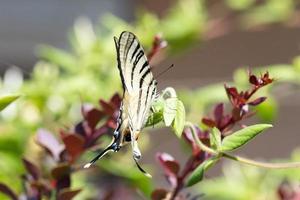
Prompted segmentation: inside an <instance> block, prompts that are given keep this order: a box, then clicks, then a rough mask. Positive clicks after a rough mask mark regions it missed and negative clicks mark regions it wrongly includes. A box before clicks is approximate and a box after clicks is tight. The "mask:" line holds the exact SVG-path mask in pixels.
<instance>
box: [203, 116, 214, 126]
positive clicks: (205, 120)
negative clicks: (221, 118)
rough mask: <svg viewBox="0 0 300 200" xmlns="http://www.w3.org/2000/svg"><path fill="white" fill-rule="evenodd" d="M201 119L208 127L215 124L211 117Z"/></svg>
mask: <svg viewBox="0 0 300 200" xmlns="http://www.w3.org/2000/svg"><path fill="white" fill-rule="evenodd" d="M201 121H202V123H203V124H205V125H206V126H208V127H215V126H216V122H215V121H214V120H213V119H210V118H206V117H203V118H202V120H201Z"/></svg>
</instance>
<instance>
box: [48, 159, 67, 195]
mask: <svg viewBox="0 0 300 200" xmlns="http://www.w3.org/2000/svg"><path fill="white" fill-rule="evenodd" d="M51 174H52V176H53V178H55V180H56V182H55V186H56V189H57V190H61V189H63V188H69V187H70V185H71V177H70V174H71V166H70V164H69V163H60V164H59V165H58V166H56V167H55V168H53V169H52V170H51Z"/></svg>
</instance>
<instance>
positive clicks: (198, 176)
mask: <svg viewBox="0 0 300 200" xmlns="http://www.w3.org/2000/svg"><path fill="white" fill-rule="evenodd" d="M219 159H220V157H211V158H209V159H207V160H206V161H204V162H203V163H202V164H201V165H199V166H198V167H197V168H196V169H195V170H194V171H193V172H192V174H191V175H190V176H189V177H188V180H187V182H186V186H187V187H190V186H192V185H195V184H196V183H198V182H200V181H201V180H202V179H203V175H204V173H205V171H207V170H208V169H209V168H210V167H211V166H213V165H214V164H215V163H216V162H217V161H218V160H219Z"/></svg>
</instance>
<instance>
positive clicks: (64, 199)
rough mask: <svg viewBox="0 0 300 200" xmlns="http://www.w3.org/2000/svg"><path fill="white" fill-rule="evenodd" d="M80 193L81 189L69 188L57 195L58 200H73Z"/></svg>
mask: <svg viewBox="0 0 300 200" xmlns="http://www.w3.org/2000/svg"><path fill="white" fill-rule="evenodd" d="M80 191H81V189H77V190H70V189H69V188H65V189H63V190H61V191H60V192H59V194H58V198H57V199H58V200H71V199H73V198H74V197H75V196H76V195H77V194H78V193H79V192H80Z"/></svg>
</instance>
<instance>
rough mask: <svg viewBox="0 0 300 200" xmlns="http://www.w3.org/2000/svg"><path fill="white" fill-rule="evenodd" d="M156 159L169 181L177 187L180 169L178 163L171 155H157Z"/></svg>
mask: <svg viewBox="0 0 300 200" xmlns="http://www.w3.org/2000/svg"><path fill="white" fill-rule="evenodd" d="M156 158H157V159H158V161H159V162H160V164H161V165H162V167H163V169H164V171H165V175H166V177H167V180H168V181H169V182H170V184H171V185H172V186H173V187H175V186H176V185H177V174H178V172H179V169H180V166H179V164H178V162H177V161H176V160H175V159H174V158H173V157H172V156H171V155H170V154H167V153H157V154H156Z"/></svg>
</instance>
